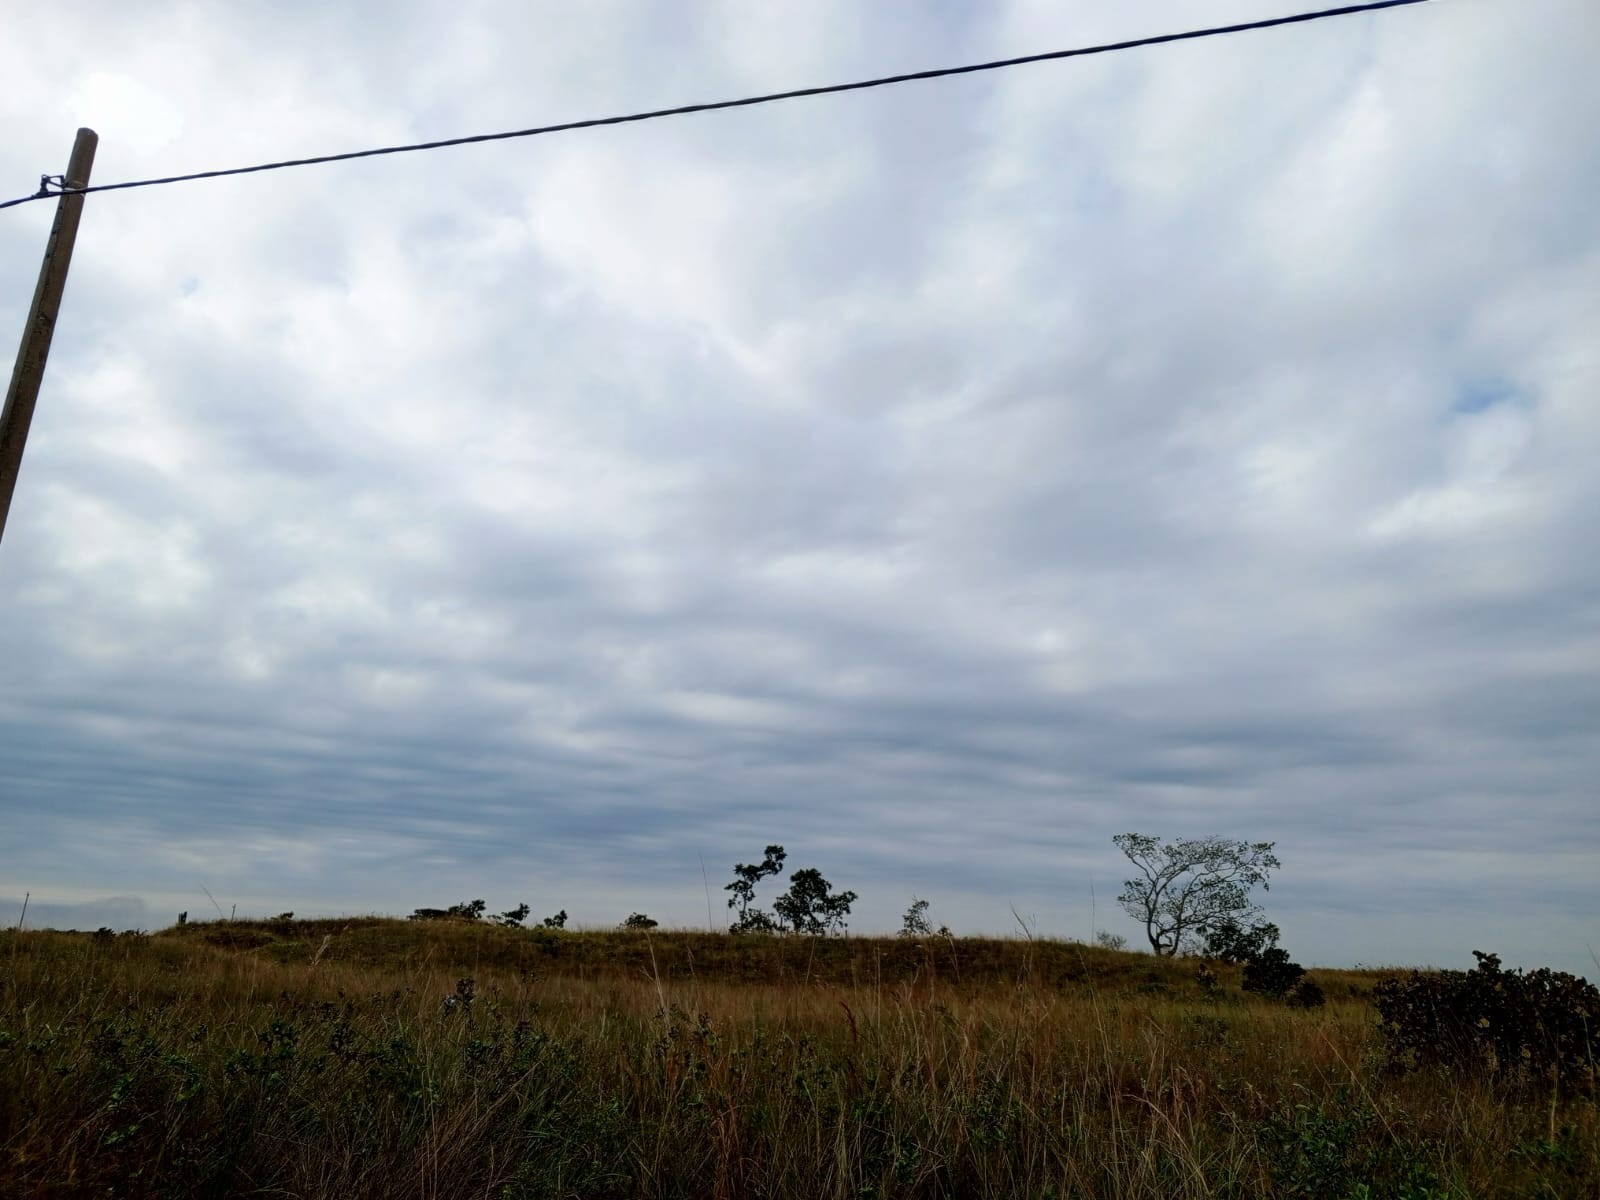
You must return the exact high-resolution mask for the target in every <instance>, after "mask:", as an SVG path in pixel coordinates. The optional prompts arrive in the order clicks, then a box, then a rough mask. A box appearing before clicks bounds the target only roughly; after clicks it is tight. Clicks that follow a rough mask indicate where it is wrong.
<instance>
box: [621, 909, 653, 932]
mask: <svg viewBox="0 0 1600 1200" xmlns="http://www.w3.org/2000/svg"><path fill="white" fill-rule="evenodd" d="M660 924H661V922H660V921H657V920H655V919H654V918H653V917H647V916H645V914H644V913H641V912H636V913H629V914H628V916H627V918H626V919H625V920H624V921H623V922H622V928H624V929H654V928H655V927H656V926H658V925H660Z"/></svg>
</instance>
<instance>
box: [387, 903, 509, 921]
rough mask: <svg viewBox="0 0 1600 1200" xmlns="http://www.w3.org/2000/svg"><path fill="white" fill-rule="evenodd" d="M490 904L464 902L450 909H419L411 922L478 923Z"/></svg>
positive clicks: (453, 905)
mask: <svg viewBox="0 0 1600 1200" xmlns="http://www.w3.org/2000/svg"><path fill="white" fill-rule="evenodd" d="M488 907H489V906H488V904H487V903H486V902H485V901H482V900H464V901H462V902H461V903H460V904H452V905H451V906H450V907H449V908H418V909H414V910H413V911H412V913H411V916H410V917H408V918H407V920H410V921H476V920H479V919H480V918H481V917H482V916H483V910H484V909H486V908H488Z"/></svg>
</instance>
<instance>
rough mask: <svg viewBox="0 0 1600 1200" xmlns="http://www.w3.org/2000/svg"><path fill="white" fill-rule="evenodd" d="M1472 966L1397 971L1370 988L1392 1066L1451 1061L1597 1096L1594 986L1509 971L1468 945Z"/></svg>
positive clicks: (1599, 1017)
mask: <svg viewBox="0 0 1600 1200" xmlns="http://www.w3.org/2000/svg"><path fill="white" fill-rule="evenodd" d="M1472 953H1473V956H1474V957H1475V958H1476V959H1477V960H1478V965H1477V966H1476V967H1475V968H1473V969H1472V970H1471V971H1435V972H1429V973H1426V974H1424V973H1422V972H1418V971H1413V972H1412V973H1411V974H1410V975H1405V976H1395V977H1392V978H1389V979H1385V980H1384V981H1383V982H1381V983H1380V984H1379V985H1378V987H1377V989H1376V991H1375V992H1374V993H1373V1002H1374V1004H1375V1005H1376V1006H1377V1009H1378V1015H1379V1017H1380V1018H1381V1020H1382V1029H1383V1032H1384V1034H1385V1036H1386V1037H1387V1039H1388V1043H1389V1050H1390V1058H1391V1062H1392V1063H1393V1064H1394V1065H1395V1066H1397V1067H1402V1068H1404V1067H1419V1066H1447V1067H1450V1068H1452V1069H1455V1070H1458V1071H1462V1072H1465V1073H1467V1074H1470V1075H1485V1076H1489V1077H1493V1078H1497V1079H1501V1080H1505V1081H1508V1082H1515V1081H1525V1082H1529V1083H1532V1084H1535V1085H1538V1084H1545V1083H1548V1082H1551V1081H1555V1082H1557V1083H1559V1084H1560V1085H1561V1086H1562V1087H1565V1088H1575V1089H1579V1090H1582V1091H1584V1092H1586V1093H1588V1094H1591V1095H1592V1094H1593V1092H1594V1090H1595V1083H1596V1077H1595V1076H1596V1062H1597V1059H1600V989H1597V988H1596V987H1595V986H1594V984H1592V983H1590V982H1588V981H1587V980H1585V979H1580V978H1578V977H1577V976H1575V975H1569V974H1567V973H1566V972H1564V971H1552V970H1550V969H1548V968H1543V967H1542V968H1540V969H1539V970H1536V971H1527V972H1523V971H1507V970H1504V969H1502V968H1501V966H1500V958H1499V956H1498V955H1495V954H1485V953H1482V952H1481V951H1477V950H1474V951H1473V952H1472Z"/></svg>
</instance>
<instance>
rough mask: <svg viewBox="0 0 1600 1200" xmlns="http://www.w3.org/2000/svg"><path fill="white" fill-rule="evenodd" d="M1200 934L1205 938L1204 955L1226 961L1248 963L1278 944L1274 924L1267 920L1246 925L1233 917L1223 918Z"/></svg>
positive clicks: (1276, 928)
mask: <svg viewBox="0 0 1600 1200" xmlns="http://www.w3.org/2000/svg"><path fill="white" fill-rule="evenodd" d="M1200 933H1201V935H1202V936H1203V937H1204V939H1205V948H1204V953H1205V956H1206V957H1207V958H1215V959H1217V960H1219V961H1221V962H1226V963H1245V962H1249V961H1250V960H1251V959H1252V958H1255V957H1257V956H1258V955H1260V954H1261V953H1262V952H1263V951H1265V950H1269V949H1271V948H1272V947H1273V946H1276V945H1277V944H1278V927H1277V926H1276V925H1274V924H1273V923H1272V922H1271V921H1254V922H1251V923H1250V924H1248V925H1246V924H1244V923H1243V922H1241V921H1238V920H1237V919H1235V918H1234V917H1231V916H1230V917H1224V918H1223V919H1222V920H1220V921H1217V922H1215V923H1214V924H1212V925H1208V926H1206V927H1205V928H1204V929H1202V930H1200Z"/></svg>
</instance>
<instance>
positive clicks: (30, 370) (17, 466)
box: [0, 129, 100, 537]
mask: <svg viewBox="0 0 1600 1200" xmlns="http://www.w3.org/2000/svg"><path fill="white" fill-rule="evenodd" d="M99 142H100V139H99V138H98V137H97V136H96V135H95V132H94V130H92V129H80V130H78V140H77V141H75V142H74V143H73V144H72V157H71V158H70V159H69V160H68V161H67V173H66V174H65V175H63V176H62V177H61V186H62V187H65V188H82V187H88V186H89V168H90V167H92V166H93V165H94V148H95V146H97V145H98V144H99ZM82 216H83V197H82V196H62V197H61V199H59V200H57V201H56V219H55V224H53V225H52V226H51V227H50V240H49V241H48V242H46V243H45V247H44V262H42V263H41V264H40V265H39V283H38V286H37V287H35V288H34V290H33V307H32V308H30V309H29V310H28V323H27V325H25V326H23V329H22V345H21V346H19V347H18V348H17V363H16V366H14V367H12V369H11V386H10V387H8V388H7V389H6V406H5V409H4V411H3V412H0V537H4V536H5V532H6V517H7V516H9V515H10V513H11V493H12V492H13V491H15V490H16V487H17V472H18V471H20V470H21V469H22V447H23V446H24V445H25V444H26V443H27V441H28V426H29V425H30V424H31V423H32V422H33V406H34V404H35V403H36V402H37V401H38V399H39V385H40V384H41V383H43V382H44V364H45V360H46V359H47V358H49V357H50V339H51V338H52V337H54V336H55V332H56V314H57V313H58V312H60V311H61V295H62V293H63V292H65V291H66V288H67V268H68V267H69V266H71V265H72V244H73V242H75V241H77V238H78V220H79V218H80V217H82Z"/></svg>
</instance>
